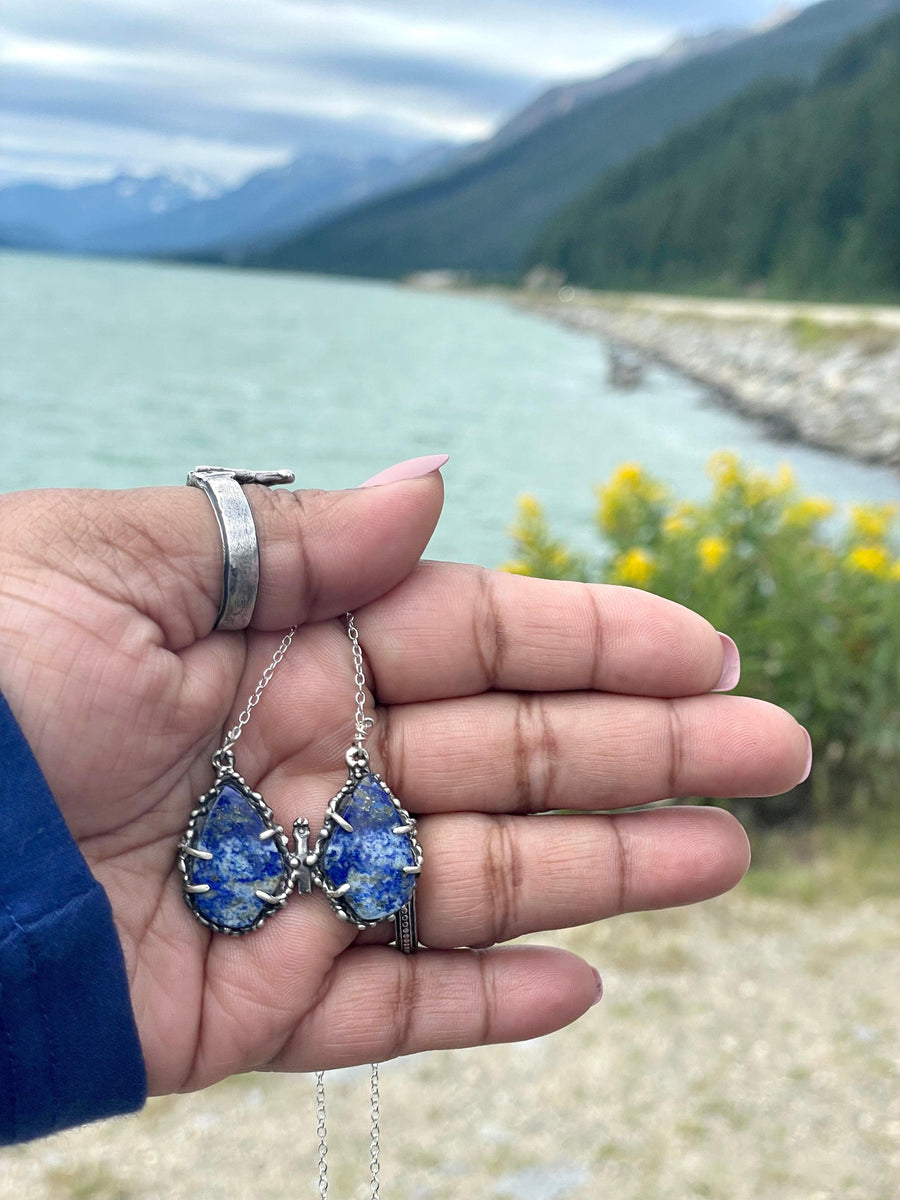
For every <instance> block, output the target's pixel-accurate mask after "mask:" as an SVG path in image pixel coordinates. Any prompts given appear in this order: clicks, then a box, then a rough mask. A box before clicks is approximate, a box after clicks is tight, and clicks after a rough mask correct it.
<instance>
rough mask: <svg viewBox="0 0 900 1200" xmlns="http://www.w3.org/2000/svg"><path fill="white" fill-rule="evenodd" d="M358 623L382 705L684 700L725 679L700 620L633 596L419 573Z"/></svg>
mask: <svg viewBox="0 0 900 1200" xmlns="http://www.w3.org/2000/svg"><path fill="white" fill-rule="evenodd" d="M357 624H358V625H359V629H360V638H361V641H362V644H363V646H364V647H365V649H366V653H367V654H368V656H369V660H370V663H371V666H372V673H373V676H374V683H373V687H374V690H375V693H376V695H377V696H378V699H379V701H380V702H382V703H391V704H396V703H407V702H409V701H414V700H432V699H437V698H439V697H443V696H464V695H474V694H476V693H478V692H483V691H486V690H488V689H492V688H493V689H505V690H514V691H574V690H593V691H597V690H601V691H609V692H625V693H630V694H637V695H655V696H687V695H697V694H699V693H701V692H707V691H710V690H711V689H713V688H715V687H717V686H718V685H719V683H720V680H721V679H722V677H723V674H726V675H727V672H725V670H724V669H725V667H726V666H727V665H728V664H727V663H726V658H725V654H726V651H725V646H724V644H723V641H722V639H721V638H720V637H719V635H718V634H717V633H716V631H715V630H714V629H713V627H712V626H711V625H710V624H709V622H708V621H705V620H704V619H703V618H702V617H700V616H698V615H697V614H696V613H693V612H691V611H690V610H689V609H686V608H683V607H682V606H681V605H678V604H674V603H673V602H672V601H670V600H664V599H662V598H661V597H659V596H654V595H652V594H650V593H649V592H642V591H639V590H635V589H632V588H621V587H611V586H606V585H602V584H584V583H567V582H560V581H552V580H546V579H529V578H525V577H523V576H520V575H507V574H505V573H503V572H501V571H486V570H484V569H482V568H479V567H464V566H458V565H453V564H447V563H423V564H422V566H421V567H420V568H419V569H417V570H416V571H415V572H414V573H413V574H412V575H411V576H410V577H409V578H408V579H407V580H406V581H405V582H404V583H403V585H402V586H401V587H398V588H396V589H395V590H394V591H393V592H392V593H391V595H390V597H386V598H384V599H382V600H380V601H378V602H376V603H374V604H372V605H370V606H369V607H368V608H367V609H366V611H365V612H364V613H360V614H359V615H358V621H357ZM726 682H727V680H726Z"/></svg>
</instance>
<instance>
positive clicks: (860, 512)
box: [850, 504, 897, 541]
mask: <svg viewBox="0 0 900 1200" xmlns="http://www.w3.org/2000/svg"><path fill="white" fill-rule="evenodd" d="M896 515H897V505H896V504H851V505H850V523H851V525H852V526H853V530H854V532H855V533H858V534H859V536H860V537H863V538H870V539H871V540H872V541H879V540H880V539H881V538H883V537H885V535H886V534H887V532H888V530H889V529H890V526H891V522H892V521H893V519H894V517H895V516H896Z"/></svg>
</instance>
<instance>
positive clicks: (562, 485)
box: [0, 253, 900, 565]
mask: <svg viewBox="0 0 900 1200" xmlns="http://www.w3.org/2000/svg"><path fill="white" fill-rule="evenodd" d="M0 303H2V332H0V421H2V430H3V437H2V439H0V481H2V482H0V488H2V490H6V491H10V490H14V489H17V488H32V487H50V486H52V487H58V486H91V487H97V486H106V487H129V486H133V485H145V484H177V483H183V482H184V478H185V475H186V474H187V471H188V470H189V468H191V467H193V466H195V465H196V464H197V463H218V464H224V465H227V466H250V467H255V468H269V467H290V468H291V469H292V470H294V471H295V472H296V475H297V481H298V484H299V485H304V486H309V487H322V488H337V487H348V486H353V485H355V484H357V483H360V482H361V481H362V480H364V479H367V478H368V477H369V476H370V475H373V474H374V473H375V472H376V471H378V470H380V469H381V468H382V467H385V466H388V465H389V464H391V463H393V462H396V461H398V460H400V459H404V458H411V457H413V456H415V455H419V454H431V453H439V452H447V453H449V454H450V455H451V461H450V463H449V464H448V465H447V467H446V468H445V469H444V478H445V481H446V486H447V502H446V507H445V510H444V516H443V518H442V521H441V525H440V526H439V528H438V531H437V533H436V534H435V537H434V539H433V540H432V543H431V546H430V548H429V553H430V554H431V555H432V556H435V557H441V558H449V559H457V560H465V561H476V562H481V563H484V564H486V565H495V564H496V563H498V562H500V561H501V560H502V559H504V558H505V557H507V555H508V550H509V547H508V541H507V538H506V535H505V528H506V527H507V526H508V524H509V523H510V521H511V519H512V517H513V515H514V509H515V500H516V496H517V495H519V494H520V493H522V492H526V491H527V492H531V493H534V494H535V495H536V496H538V497H539V498H540V499H541V500H542V501H543V502H544V503H545V505H546V508H547V512H548V514H549V516H550V518H551V520H552V522H553V524H554V527H555V528H556V530H558V531H559V533H560V534H563V535H565V536H566V537H568V538H570V539H571V540H572V541H574V542H575V543H576V544H577V545H579V546H581V547H589V546H591V545H593V544H594V540H593V538H592V534H591V516H592V510H593V507H594V500H593V494H592V487H593V485H594V484H596V483H598V482H599V481H601V480H602V479H604V478H605V477H606V476H607V475H608V474H609V473H610V472H611V470H612V469H613V468H614V467H615V466H616V464H618V463H619V462H621V461H623V460H625V459H639V460H640V461H641V462H643V463H644V464H645V465H646V466H647V467H648V468H649V469H650V470H651V471H652V472H654V473H656V474H657V475H659V476H660V477H661V478H663V479H664V480H665V481H666V482H667V483H669V484H671V485H672V487H673V489H674V490H675V491H676V492H677V493H678V494H680V495H684V496H688V497H694V498H696V497H699V496H702V495H703V494H704V493H705V490H706V479H705V476H704V464H705V461H706V459H707V457H708V455H709V454H710V453H711V452H712V451H713V450H716V449H719V448H721V447H726V446H727V447H731V448H733V449H735V450H737V451H738V452H739V453H740V454H741V455H743V456H744V458H745V459H746V460H747V461H748V462H751V463H754V464H757V465H760V466H763V467H765V468H767V469H772V468H774V467H775V466H777V464H778V463H780V462H783V461H789V462H790V463H791V464H792V466H793V467H794V470H795V471H796V474H797V476H798V479H799V480H800V483H801V485H802V487H803V488H804V490H805V491H807V492H810V493H813V494H817V495H827V496H829V497H831V498H832V499H833V500H836V501H838V502H839V503H847V502H849V501H852V500H864V501H888V500H892V501H898V502H900V479H898V478H897V476H896V475H894V474H892V473H891V472H890V471H888V470H886V469H882V468H878V467H871V466H865V465H862V464H859V463H854V462H851V461H849V460H844V459H842V458H840V457H837V456H835V455H831V454H828V453H825V452H822V451H818V450H813V449H808V448H806V447H802V446H797V445H786V444H784V443H779V442H777V441H774V440H773V439H772V438H771V437H769V436H768V434H767V433H766V431H765V430H764V429H762V428H761V427H760V426H758V425H756V424H754V423H751V422H749V421H747V420H745V419H744V418H742V417H740V416H737V415H736V414H734V413H731V412H728V411H725V410H722V409H719V408H717V407H715V406H714V405H713V404H711V403H710V401H709V400H708V399H707V397H706V394H705V392H704V390H703V389H702V388H701V387H700V386H698V385H697V384H694V383H691V382H688V381H686V380H683V379H680V378H678V377H677V376H675V375H673V374H672V373H670V372H668V371H665V370H663V369H657V368H654V369H652V370H650V371H649V372H648V373H647V376H646V379H645V381H644V383H643V385H642V386H641V387H640V388H638V389H636V390H634V391H630V392H621V391H616V390H615V389H613V388H612V387H611V386H610V384H609V382H608V380H607V360H606V351H605V347H604V346H603V345H602V343H600V342H599V341H598V340H597V339H595V338H593V337H591V336H587V335H584V334H579V333H575V332H573V331H571V330H567V329H564V328H562V327H560V326H557V325H555V324H553V323H551V322H545V321H543V320H541V319H540V318H538V317H535V316H533V315H530V314H528V313H524V312H519V311H515V310H513V309H511V308H508V307H506V306H505V305H504V304H503V303H502V302H500V301H497V300H494V299H489V298H487V297H483V298H482V297H477V296H475V297H473V296H463V295H447V294H432V293H423V292H417V291H412V290H409V289H407V288H403V287H399V286H394V285H391V284H384V283H369V282H364V281H355V280H354V281H348V280H342V279H325V278H314V277H306V276H300V275H281V274H265V273H261V272H244V271H233V270H227V269H217V268H205V267H193V266H180V265H170V264H154V263H138V262H116V261H105V260H100V259H76V258H54V257H48V256H39V255H26V254H14V253H3V254H0Z"/></svg>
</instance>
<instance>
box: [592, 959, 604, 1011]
mask: <svg viewBox="0 0 900 1200" xmlns="http://www.w3.org/2000/svg"><path fill="white" fill-rule="evenodd" d="M591 970H592V971H593V972H594V978H595V979H596V980H597V991H596V993H595V994H594V998H593V1000H592V1001H591V1008H593V1007H594V1005H595V1004H599V1003H600V1001H601V1000H602V999H603V980H602V979H601V978H600V972H599V971H598V970H597V968H596V967H591Z"/></svg>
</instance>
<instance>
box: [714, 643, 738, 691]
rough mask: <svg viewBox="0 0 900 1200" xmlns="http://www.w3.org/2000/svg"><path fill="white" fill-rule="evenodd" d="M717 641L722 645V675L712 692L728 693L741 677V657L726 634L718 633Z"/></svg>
mask: <svg viewBox="0 0 900 1200" xmlns="http://www.w3.org/2000/svg"><path fill="white" fill-rule="evenodd" d="M719 640H720V641H721V643H722V674H721V675H720V676H719V682H718V683H717V684H716V686H715V687H714V688H713V691H714V692H730V691H731V689H732V688H733V687H737V684H738V680H739V679H740V677H741V656H740V652H739V651H738V648H737V646H736V645H735V644H734V642H733V641H732V640H731V638H730V637H729V636H728V634H727V633H720V634H719Z"/></svg>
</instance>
